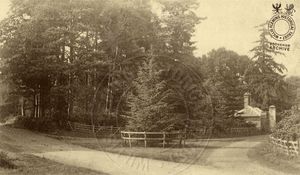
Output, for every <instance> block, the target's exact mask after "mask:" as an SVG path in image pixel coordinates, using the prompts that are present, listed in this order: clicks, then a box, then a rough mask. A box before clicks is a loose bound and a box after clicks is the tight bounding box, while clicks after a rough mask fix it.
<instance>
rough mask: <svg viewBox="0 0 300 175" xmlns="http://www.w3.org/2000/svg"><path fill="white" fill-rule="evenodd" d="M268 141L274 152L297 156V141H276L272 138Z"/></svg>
mask: <svg viewBox="0 0 300 175" xmlns="http://www.w3.org/2000/svg"><path fill="white" fill-rule="evenodd" d="M269 140H270V143H271V144H272V145H273V148H274V149H275V150H277V151H279V152H281V153H283V154H286V155H289V156H298V155H299V140H297V141H288V140H283V139H277V138H274V137H272V136H270V137H269Z"/></svg>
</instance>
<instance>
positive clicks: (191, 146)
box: [64, 138, 232, 165]
mask: <svg viewBox="0 0 300 175" xmlns="http://www.w3.org/2000/svg"><path fill="white" fill-rule="evenodd" d="M64 141H65V142H68V143H70V144H75V145H80V146H83V147H86V148H90V149H94V150H99V151H105V152H110V153H116V154H121V155H128V156H134V157H142V158H150V159H157V160H164V161H172V162H179V163H189V164H200V165H204V164H205V163H206V160H207V157H208V156H209V155H210V154H211V152H212V151H213V150H214V149H216V148H221V147H224V146H226V145H228V144H230V143H231V142H232V141H230V140H229V141H228V140H227V141H207V140H189V141H187V143H186V146H185V147H184V148H182V147H179V146H178V144H173V145H169V146H168V147H166V148H162V147H160V146H159V145H157V144H156V146H151V147H147V148H144V147H143V143H142V142H141V143H134V146H133V147H132V148H129V147H128V145H127V146H126V145H124V143H123V141H122V140H121V139H95V138H94V139H87V138H86V139H84V138H78V139H76V138H72V139H64Z"/></svg>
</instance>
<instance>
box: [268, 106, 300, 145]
mask: <svg viewBox="0 0 300 175" xmlns="http://www.w3.org/2000/svg"><path fill="white" fill-rule="evenodd" d="M282 115H283V116H285V117H284V118H283V119H282V120H281V121H280V122H279V123H278V124H277V125H276V128H275V130H274V132H273V133H272V135H273V136H274V137H275V138H280V139H285V140H292V141H295V140H297V139H298V138H299V131H300V130H299V128H300V112H299V110H297V109H293V110H289V111H286V112H284V113H283V114H282Z"/></svg>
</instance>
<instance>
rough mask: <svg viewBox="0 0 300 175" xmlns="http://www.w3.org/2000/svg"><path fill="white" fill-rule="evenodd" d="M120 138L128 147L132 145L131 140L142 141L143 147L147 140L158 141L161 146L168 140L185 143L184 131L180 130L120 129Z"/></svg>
mask: <svg viewBox="0 0 300 175" xmlns="http://www.w3.org/2000/svg"><path fill="white" fill-rule="evenodd" d="M121 138H122V139H123V140H124V142H125V143H126V141H128V143H129V147H131V146H132V141H134V140H137V141H144V146H145V148H146V147H147V142H148V141H158V142H162V145H163V147H165V145H166V143H167V142H169V141H173V140H177V141H179V144H181V143H182V141H183V143H184V145H185V133H184V132H180V131H173V132H131V131H121Z"/></svg>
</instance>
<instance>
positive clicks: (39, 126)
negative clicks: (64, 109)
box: [15, 116, 56, 132]
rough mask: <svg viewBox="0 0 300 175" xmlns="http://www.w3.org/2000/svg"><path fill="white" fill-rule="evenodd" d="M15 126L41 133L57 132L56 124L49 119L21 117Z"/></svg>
mask: <svg viewBox="0 0 300 175" xmlns="http://www.w3.org/2000/svg"><path fill="white" fill-rule="evenodd" d="M15 126H16V127H21V128H26V129H29V130H33V131H39V132H52V131H54V130H56V124H55V122H54V121H53V120H52V119H51V118H49V117H46V118H33V117H26V116H25V117H24V116H19V117H18V118H17V120H16V121H15Z"/></svg>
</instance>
